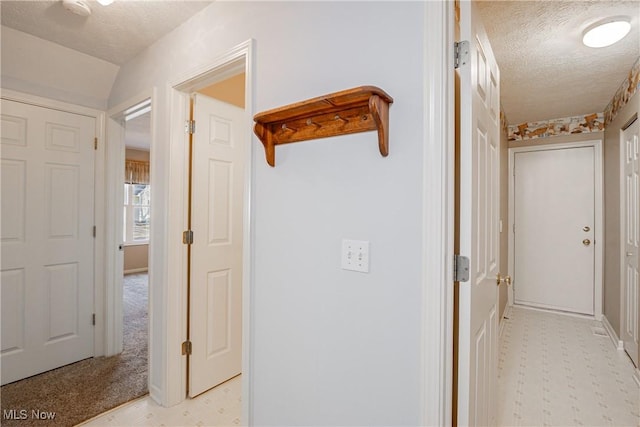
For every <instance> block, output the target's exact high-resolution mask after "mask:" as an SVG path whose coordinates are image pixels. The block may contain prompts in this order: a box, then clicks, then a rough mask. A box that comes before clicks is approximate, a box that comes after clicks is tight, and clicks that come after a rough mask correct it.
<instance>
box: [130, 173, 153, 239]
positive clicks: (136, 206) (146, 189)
mask: <svg viewBox="0 0 640 427" xmlns="http://www.w3.org/2000/svg"><path fill="white" fill-rule="evenodd" d="M150 202H151V186H150V185H149V184H125V185H124V227H123V239H124V242H125V243H148V242H149V220H150V218H151V215H150V214H151V209H150V204H151V203H150Z"/></svg>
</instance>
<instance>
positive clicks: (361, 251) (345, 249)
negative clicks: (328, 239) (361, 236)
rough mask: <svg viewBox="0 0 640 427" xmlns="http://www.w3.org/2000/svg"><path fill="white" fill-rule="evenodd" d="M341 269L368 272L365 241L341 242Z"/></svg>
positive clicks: (367, 248) (367, 252) (366, 243)
mask: <svg viewBox="0 0 640 427" xmlns="http://www.w3.org/2000/svg"><path fill="white" fill-rule="evenodd" d="M342 268H343V269H344V270H352V271H359V272H361V273H368V272H369V242H368V241H366V240H347V239H343V240H342Z"/></svg>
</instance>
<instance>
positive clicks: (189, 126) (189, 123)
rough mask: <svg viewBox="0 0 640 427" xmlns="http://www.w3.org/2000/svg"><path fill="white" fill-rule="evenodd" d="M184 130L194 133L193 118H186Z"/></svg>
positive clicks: (194, 124) (194, 123)
mask: <svg viewBox="0 0 640 427" xmlns="http://www.w3.org/2000/svg"><path fill="white" fill-rule="evenodd" d="M184 131H185V132H187V133H189V134H194V133H196V121H195V120H187V123H186V124H185V126H184Z"/></svg>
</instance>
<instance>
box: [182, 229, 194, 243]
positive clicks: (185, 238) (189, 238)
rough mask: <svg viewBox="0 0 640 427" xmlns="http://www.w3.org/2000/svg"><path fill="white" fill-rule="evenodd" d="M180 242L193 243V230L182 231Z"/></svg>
mask: <svg viewBox="0 0 640 427" xmlns="http://www.w3.org/2000/svg"><path fill="white" fill-rule="evenodd" d="M182 243H184V244H185V245H192V244H193V231H191V230H185V231H183V232H182Z"/></svg>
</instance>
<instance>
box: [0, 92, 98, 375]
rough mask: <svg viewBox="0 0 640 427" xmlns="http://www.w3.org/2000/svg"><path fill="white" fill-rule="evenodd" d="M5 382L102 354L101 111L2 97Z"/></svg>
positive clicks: (2, 279)
mask: <svg viewBox="0 0 640 427" xmlns="http://www.w3.org/2000/svg"><path fill="white" fill-rule="evenodd" d="M1 129H2V131H1V132H2V133H1V143H0V147H1V150H2V152H1V156H0V157H1V158H2V168H1V170H2V178H1V179H2V201H1V203H2V227H1V232H0V234H1V247H2V249H1V250H2V262H1V270H2V277H1V295H0V298H1V299H2V353H1V355H0V358H1V362H2V384H6V383H9V382H13V381H16V380H19V379H22V378H25V377H28V376H31V375H34V374H38V373H40V372H44V371H48V370H50V369H54V368H57V367H59V366H62V365H66V364H69V363H72V362H76V361H78V360H81V359H85V358H87V357H91V356H93V324H92V314H93V280H94V277H93V246H94V240H93V225H94V224H93V221H94V213H93V209H94V195H93V193H94V184H93V181H94V137H95V119H94V118H90V117H86V116H82V115H78V114H71V113H66V112H62V111H57V110H50V109H47V108H41V107H36V106H32V105H28V104H23V103H19V102H14V101H8V100H2V128H1Z"/></svg>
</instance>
